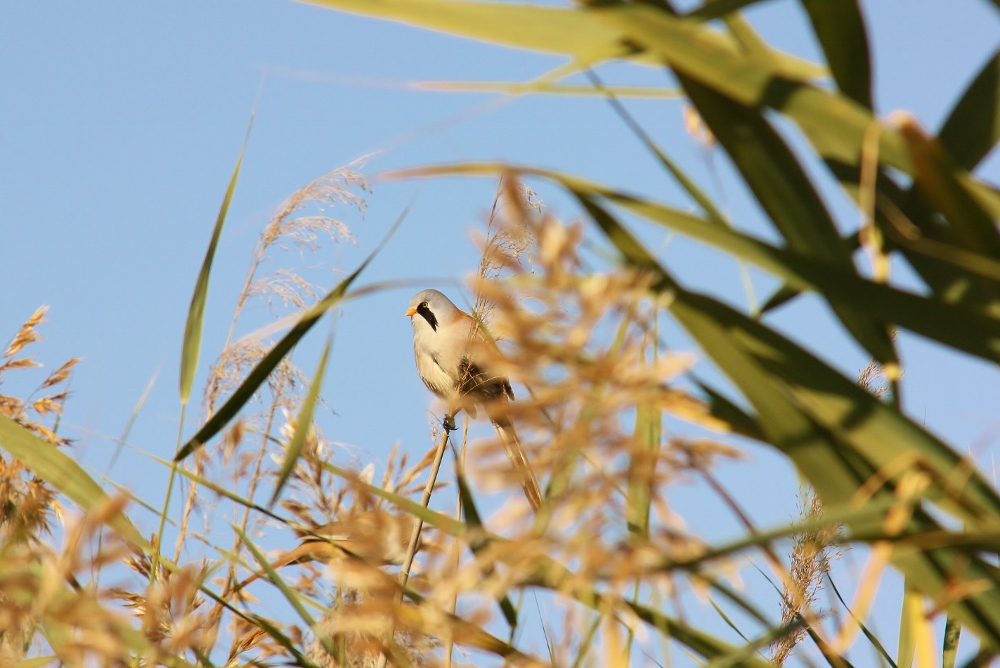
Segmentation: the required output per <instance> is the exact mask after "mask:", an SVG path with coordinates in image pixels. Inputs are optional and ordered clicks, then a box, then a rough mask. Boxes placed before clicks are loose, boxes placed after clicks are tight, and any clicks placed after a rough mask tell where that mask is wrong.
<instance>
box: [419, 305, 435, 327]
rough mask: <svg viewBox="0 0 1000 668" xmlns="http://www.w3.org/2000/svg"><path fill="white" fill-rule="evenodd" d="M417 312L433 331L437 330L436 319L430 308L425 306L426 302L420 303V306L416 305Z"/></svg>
mask: <svg viewBox="0 0 1000 668" xmlns="http://www.w3.org/2000/svg"><path fill="white" fill-rule="evenodd" d="M417 313H418V314H419V315H421V316H423V318H424V320H426V321H427V324H428V325H430V326H431V329H433V330H434V331H435V332H436V331H437V328H438V319H437V318H435V317H434V314H433V313H431V310H430V309H429V308H427V304H421V305H420V306H418V307H417Z"/></svg>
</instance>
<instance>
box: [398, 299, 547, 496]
mask: <svg viewBox="0 0 1000 668" xmlns="http://www.w3.org/2000/svg"><path fill="white" fill-rule="evenodd" d="M406 315H408V316H409V317H410V320H411V322H412V324H413V355H414V359H415V361H416V364H417V373H419V374H420V379H421V380H423V381H424V385H426V386H427V388H428V389H429V390H430V391H431V392H433V393H434V394H435V395H437V396H438V397H439V398H441V399H442V400H444V401H445V402H446V403H447V405H448V417H447V418H446V426H450V424H451V423H450V420H451V418H452V417H453V416H454V415H455V414H456V413H457V412H458V411H460V410H463V409H464V410H465V411H466V412H467V413H469V415H471V416H472V417H475V416H476V413H477V410H476V409H477V406H482V407H483V408H484V409H485V411H486V414H487V415H488V416H489V418H490V420H491V421H492V422H493V426H494V427H495V428H496V430H497V434H498V435H499V436H500V441H501V442H502V443H503V446H504V449H505V450H506V451H507V455H508V457H510V460H511V463H512V464H513V465H514V468H515V469H517V471H518V473H519V474H520V476H521V486H522V487H523V488H524V494H525V496H526V497H527V499H528V502H529V503H530V504H531V507H532V508H533V509H535V510H538V507H539V506H540V504H541V500H542V495H541V490H540V489H539V487H538V481H537V480H536V479H535V475H534V473H532V471H531V467H530V465H529V464H528V460H527V458H526V457H525V454H524V450H523V449H522V448H521V442H520V440H518V437H517V432H516V431H515V430H514V425H513V424H512V423H511V421H510V420H509V419H508V418H507V417H506V415H505V411H503V410H502V408H503V404H505V403H506V402H507V401H509V400H511V399H513V398H514V392H513V390H512V389H511V386H510V383H509V382H508V381H507V379H506V378H505V377H504V376H502V375H500V374H497V373H495V372H493V371H492V369H493V368H494V367H495V366H496V354H497V353H496V351H495V349H494V348H493V347H492V346H491V345H489V344H488V343H487V342H486V341H485V339H484V337H483V335H482V332H481V331H480V330H479V328H477V327H476V322H475V320H474V319H473V318H472V316H470V315H469V314H468V313H465V312H464V311H462V310H460V309H459V308H458V307H457V306H455V305H454V304H453V303H452V302H451V300H450V299H448V298H447V297H446V296H445V295H444V294H442V293H440V292H438V291H437V290H423V291H421V292H419V293H417V294H416V295H415V296H414V297H413V299H412V300H410V307H409V309H408V310H407V312H406Z"/></svg>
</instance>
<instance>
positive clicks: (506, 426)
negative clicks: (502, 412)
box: [493, 418, 542, 512]
mask: <svg viewBox="0 0 1000 668" xmlns="http://www.w3.org/2000/svg"><path fill="white" fill-rule="evenodd" d="M493 426H494V427H495V428H496V430H497V434H498V435H499V436H500V441H501V442H502V443H503V447H504V450H506V451H507V457H509V458H510V463H511V464H513V465H514V469H515V470H516V471H517V473H518V475H520V476H521V487H522V488H523V489H524V496H525V497H527V499H528V503H529V504H531V509H532V510H534V511H536V512H537V511H538V509H539V508H540V507H541V505H542V490H541V488H540V487H539V486H538V479H537V478H535V473H534V471H532V470H531V464H529V463H528V458H527V456H525V454H524V448H522V447H521V441H520V439H518V437H517V431H515V430H514V425H513V424H512V423H511V421H510V420H507V419H505V418H500V419H494V420H493Z"/></svg>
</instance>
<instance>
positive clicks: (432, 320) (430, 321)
mask: <svg viewBox="0 0 1000 668" xmlns="http://www.w3.org/2000/svg"><path fill="white" fill-rule="evenodd" d="M460 313H461V311H459V310H458V307H457V306H455V305H454V304H452V303H451V300H450V299H448V298H447V297H445V296H444V294H442V293H440V292H438V291H437V290H421V291H420V292H418V293H417V294H416V295H414V296H413V299H411V300H410V307H409V308H408V309H407V311H406V315H408V316H409V317H410V318H411V319H412V321H413V329H414V330H416V329H418V328H420V329H423V328H424V327H427V328H430V329H431V330H433V331H435V332H436V331H437V329H438V327H440V326H441V324H442V323H446V322H451V321H452V320H454V319H455V318H457V317H458V316H459V314H460Z"/></svg>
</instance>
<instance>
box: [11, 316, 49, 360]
mask: <svg viewBox="0 0 1000 668" xmlns="http://www.w3.org/2000/svg"><path fill="white" fill-rule="evenodd" d="M48 310H49V307H48V306H40V307H38V309H36V310H35V312H34V313H33V314H32V315H31V317H30V318H28V320H27V321H26V322H25V323H24V324H23V325H21V329H19V330H18V332H17V334H15V335H14V338H13V339H11V341H10V344H9V345H8V346H7V349H6V350H5V351H4V354H3V357H13V356H14V355H16V354H17V353H19V352H20V351H21V349H22V348H24V347H25V346H26V345H28V344H29V343H34V342H35V341H41V340H42V337H41V336H40V335H39V334H38V332H36V331H35V327H36V326H38V325H39V324H41V323H43V322H45V313H46V312H47V311H48Z"/></svg>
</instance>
